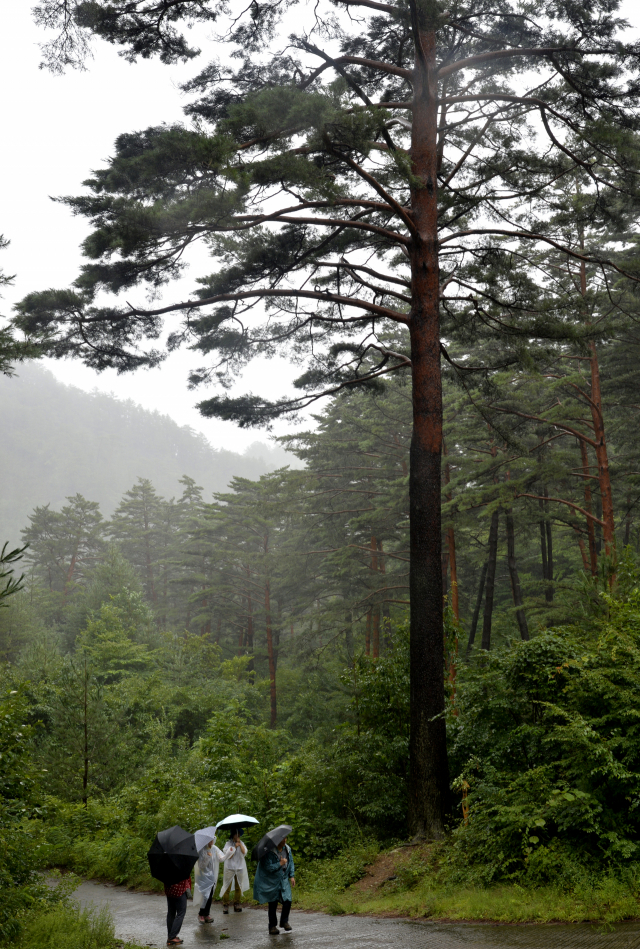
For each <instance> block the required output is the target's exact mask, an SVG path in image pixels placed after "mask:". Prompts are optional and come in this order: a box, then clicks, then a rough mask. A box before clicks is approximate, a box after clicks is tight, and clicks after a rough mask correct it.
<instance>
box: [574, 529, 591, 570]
mask: <svg viewBox="0 0 640 949" xmlns="http://www.w3.org/2000/svg"><path fill="white" fill-rule="evenodd" d="M575 531H576V534H577V535H578V547H579V548H580V556H581V557H582V566H583V569H584V572H585V573H590V572H591V569H590V565H589V558H588V557H587V548H586V547H585V544H584V539H583V538H582V536H581V534H580V530H579V528H577V527H576V528H575Z"/></svg>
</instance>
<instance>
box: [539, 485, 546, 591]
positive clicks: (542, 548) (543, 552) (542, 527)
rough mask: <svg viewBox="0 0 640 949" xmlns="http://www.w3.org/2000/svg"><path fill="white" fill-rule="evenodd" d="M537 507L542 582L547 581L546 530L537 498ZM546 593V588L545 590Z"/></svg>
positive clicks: (542, 502) (542, 505)
mask: <svg viewBox="0 0 640 949" xmlns="http://www.w3.org/2000/svg"><path fill="white" fill-rule="evenodd" d="M543 491H545V492H546V488H543ZM538 505H539V507H540V514H541V515H542V517H541V519H540V554H541V558H542V580H543V581H545V580H547V579H548V576H547V530H546V526H545V520H544V501H543V500H542V498H538ZM545 591H546V588H545Z"/></svg>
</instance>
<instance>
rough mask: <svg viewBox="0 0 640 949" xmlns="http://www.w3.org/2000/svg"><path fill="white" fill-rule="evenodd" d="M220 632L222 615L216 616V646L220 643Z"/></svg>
mask: <svg viewBox="0 0 640 949" xmlns="http://www.w3.org/2000/svg"><path fill="white" fill-rule="evenodd" d="M221 632H222V617H221V616H219V617H218V628H217V630H216V646H219V645H220V635H221Z"/></svg>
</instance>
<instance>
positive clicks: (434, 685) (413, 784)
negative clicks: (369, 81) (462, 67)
mask: <svg viewBox="0 0 640 949" xmlns="http://www.w3.org/2000/svg"><path fill="white" fill-rule="evenodd" d="M418 15H419V16H423V13H422V12H421V11H420V9H419V12H418ZM418 38H419V41H420V45H421V47H422V50H423V52H424V59H423V57H422V56H421V55H420V54H419V53H418V52H417V53H416V64H415V65H416V68H415V72H414V92H413V112H412V115H413V121H412V137H411V157H412V164H413V174H414V175H415V176H416V178H418V179H419V181H420V186H412V189H411V211H412V218H413V222H414V225H415V227H416V229H417V235H415V236H413V237H412V241H411V245H410V250H409V256H410V260H411V298H412V303H411V314H410V320H409V333H410V340H411V360H412V382H413V389H412V403H413V431H412V437H411V450H410V474H409V512H410V516H409V520H410V540H409V544H410V567H409V587H410V600H411V620H410V709H411V711H410V720H411V724H410V740H409V764H410V779H409V827H410V829H411V832H412V833H413V834H414V835H415V836H416V837H423V836H424V837H427V838H438V837H442V835H443V833H444V814H445V809H446V806H447V800H448V795H449V767H448V762H447V744H446V729H445V722H444V715H443V712H444V708H445V691H444V649H443V615H442V573H441V559H440V558H441V530H442V528H441V515H440V506H441V452H442V380H441V370H440V312H439V306H440V299H439V298H440V286H439V269H438V204H437V127H438V121H437V113H438V90H437V80H436V69H437V66H436V48H435V33H434V32H433V28H432V27H430V28H429V32H426V31H425V32H423V30H422V28H421V29H420V31H419V34H418Z"/></svg>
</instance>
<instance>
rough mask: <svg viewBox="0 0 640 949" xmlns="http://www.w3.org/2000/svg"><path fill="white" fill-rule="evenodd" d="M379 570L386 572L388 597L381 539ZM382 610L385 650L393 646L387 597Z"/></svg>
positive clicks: (385, 592)
mask: <svg viewBox="0 0 640 949" xmlns="http://www.w3.org/2000/svg"><path fill="white" fill-rule="evenodd" d="M378 570H379V571H380V573H384V574H385V579H384V584H385V585H384V587H383V589H382V592H383V594H384V596H385V597H386V595H387V578H386V573H387V567H386V563H385V558H384V551H383V549H382V541H381V540H379V541H378ZM381 610H382V637H381V639H382V643H381V645H383V646H384V648H385V650H388V649H390V648H391V614H390V612H389V603H388V601H387V600H386V599H384V600H383V601H382V607H381Z"/></svg>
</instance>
